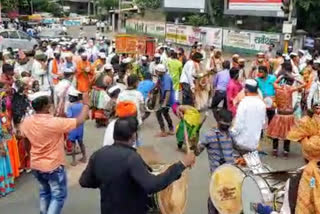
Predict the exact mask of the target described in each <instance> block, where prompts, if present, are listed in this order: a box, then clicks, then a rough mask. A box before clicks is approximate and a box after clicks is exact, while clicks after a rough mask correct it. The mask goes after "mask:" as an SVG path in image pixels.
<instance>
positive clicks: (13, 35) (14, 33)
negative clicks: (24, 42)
mask: <svg viewBox="0 0 320 214" xmlns="http://www.w3.org/2000/svg"><path fill="white" fill-rule="evenodd" d="M8 33H9V38H10V39H19V35H18V32H17V31H9V32H8Z"/></svg>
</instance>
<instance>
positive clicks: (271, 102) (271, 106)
mask: <svg viewBox="0 0 320 214" xmlns="http://www.w3.org/2000/svg"><path fill="white" fill-rule="evenodd" d="M263 101H264V103H265V104H266V107H267V109H274V97H265V98H264V99H263Z"/></svg>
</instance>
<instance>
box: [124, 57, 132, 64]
mask: <svg viewBox="0 0 320 214" xmlns="http://www.w3.org/2000/svg"><path fill="white" fill-rule="evenodd" d="M131 62H132V58H131V57H127V58H125V59H124V60H122V63H125V64H129V63H131Z"/></svg>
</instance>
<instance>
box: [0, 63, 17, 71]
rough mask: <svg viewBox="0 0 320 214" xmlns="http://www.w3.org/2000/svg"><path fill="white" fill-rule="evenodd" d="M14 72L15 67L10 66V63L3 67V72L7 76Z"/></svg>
mask: <svg viewBox="0 0 320 214" xmlns="http://www.w3.org/2000/svg"><path fill="white" fill-rule="evenodd" d="M13 70H14V68H13V66H12V65H10V64H8V63H5V64H3V65H2V72H3V73H5V74H6V73H8V72H11V71H13Z"/></svg>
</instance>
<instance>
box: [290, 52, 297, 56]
mask: <svg viewBox="0 0 320 214" xmlns="http://www.w3.org/2000/svg"><path fill="white" fill-rule="evenodd" d="M290 56H298V54H297V53H294V52H292V53H290Z"/></svg>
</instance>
